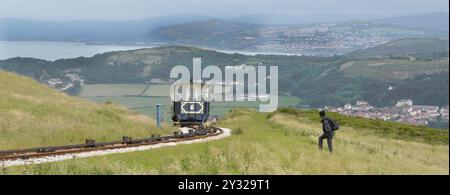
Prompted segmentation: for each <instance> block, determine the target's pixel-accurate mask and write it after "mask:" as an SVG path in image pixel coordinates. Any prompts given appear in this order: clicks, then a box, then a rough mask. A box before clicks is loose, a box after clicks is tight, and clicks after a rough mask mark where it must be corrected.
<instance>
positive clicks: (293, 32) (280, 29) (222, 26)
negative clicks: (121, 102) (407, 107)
mask: <svg viewBox="0 0 450 195" xmlns="http://www.w3.org/2000/svg"><path fill="white" fill-rule="evenodd" d="M274 18H276V16H275V17H274ZM444 36H448V33H443V32H440V31H439V32H435V31H429V30H423V29H410V28H407V27H399V26H394V25H392V24H381V23H375V22H372V21H345V22H338V23H330V24H321V23H317V24H308V25H264V24H254V23H246V22H237V21H230V20H219V19H215V20H208V21H198V22H189V23H183V24H175V25H170V26H166V27H162V28H158V29H155V30H152V31H151V32H150V33H149V34H148V37H149V39H150V40H154V41H162V42H165V43H168V44H175V45H190V46H202V47H209V48H214V49H221V50H241V51H254V52H262V53H291V54H301V55H333V54H344V53H347V52H350V51H354V50H358V49H364V48H369V47H373V46H376V45H379V44H382V43H386V42H389V41H392V40H397V39H402V38H407V37H418V38H424V37H428V38H429V37H444Z"/></svg>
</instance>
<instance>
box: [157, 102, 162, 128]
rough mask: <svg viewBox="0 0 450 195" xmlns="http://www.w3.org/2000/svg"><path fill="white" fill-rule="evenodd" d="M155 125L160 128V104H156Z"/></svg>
mask: <svg viewBox="0 0 450 195" xmlns="http://www.w3.org/2000/svg"><path fill="white" fill-rule="evenodd" d="M156 125H157V127H158V128H161V104H156Z"/></svg>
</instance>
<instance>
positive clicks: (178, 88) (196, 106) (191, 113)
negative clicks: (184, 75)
mask: <svg viewBox="0 0 450 195" xmlns="http://www.w3.org/2000/svg"><path fill="white" fill-rule="evenodd" d="M210 91H211V86H210V85H208V84H205V83H203V82H199V83H196V82H193V81H192V80H191V81H190V82H186V83H177V84H174V85H172V86H171V88H170V96H171V101H172V102H171V113H172V114H171V115H172V121H173V123H174V124H175V125H179V126H182V127H186V126H203V125H204V124H205V123H206V122H207V120H208V117H209V112H210V100H209V97H210Z"/></svg>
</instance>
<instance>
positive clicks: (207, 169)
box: [0, 109, 449, 175]
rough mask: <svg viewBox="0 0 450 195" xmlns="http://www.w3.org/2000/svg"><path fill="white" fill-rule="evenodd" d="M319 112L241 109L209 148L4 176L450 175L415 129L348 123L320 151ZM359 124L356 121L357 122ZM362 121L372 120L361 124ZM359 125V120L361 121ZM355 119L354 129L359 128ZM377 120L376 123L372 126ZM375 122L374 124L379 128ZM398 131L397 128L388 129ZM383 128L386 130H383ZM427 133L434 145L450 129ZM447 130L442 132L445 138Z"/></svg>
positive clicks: (444, 151)
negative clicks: (411, 134)
mask: <svg viewBox="0 0 450 195" xmlns="http://www.w3.org/2000/svg"><path fill="white" fill-rule="evenodd" d="M316 115H317V113H316V112H299V111H295V112H291V111H289V110H288V111H287V112H285V111H282V112H276V113H272V114H264V113H258V112H255V111H252V110H247V109H237V110H234V111H232V112H230V113H227V114H226V116H225V117H224V118H223V119H222V120H221V121H220V122H219V123H218V124H217V126H220V127H229V128H231V129H233V132H232V136H231V137H228V138H225V139H222V140H216V141H212V142H207V143H197V144H190V145H178V146H176V147H167V148H160V149H154V150H148V151H140V152H132V153H124V154H112V155H107V156H99V157H91V158H85V159H73V160H67V161H62V162H54V163H46V164H40V165H28V166H17V167H9V168H3V169H0V171H1V172H0V173H3V174H442V175H448V174H449V167H448V163H449V147H448V144H444V143H440V142H439V141H438V142H434V141H433V140H428V141H431V142H432V143H428V141H425V139H420V138H421V136H422V135H415V138H417V141H412V140H410V138H408V136H407V135H405V136H406V137H402V136H399V137H397V138H391V137H386V136H385V135H383V134H380V133H379V131H382V130H383V129H386V128H387V129H389V128H392V129H393V131H397V133H399V134H400V135H403V133H402V131H408V130H407V129H408V128H409V127H410V126H407V125H400V126H401V127H403V128H400V129H397V128H398V124H394V123H386V124H383V125H381V126H380V127H377V126H371V125H369V126H367V127H356V126H350V125H348V124H350V123H352V121H351V119H352V118H346V119H345V120H346V122H345V123H344V124H343V125H341V129H340V130H339V131H338V132H337V133H336V136H335V152H334V153H333V154H331V155H330V154H329V153H328V152H327V151H326V150H325V151H319V150H318V149H317V136H319V135H320V133H321V127H320V123H319V122H318V121H316V119H315V118H316V117H317V116H316ZM358 120H359V119H358ZM360 120H362V122H364V121H365V122H369V121H368V120H366V119H360ZM359 122H361V121H359ZM359 122H358V121H356V123H359ZM375 122H376V121H375ZM375 122H373V123H374V124H375ZM391 125H393V126H391ZM379 128H382V129H379ZM421 128H423V129H422V130H423V131H425V132H427V134H430V135H433V137H436V138H437V139H442V138H448V131H440V130H436V129H428V128H425V127H421ZM441 132H444V133H441Z"/></svg>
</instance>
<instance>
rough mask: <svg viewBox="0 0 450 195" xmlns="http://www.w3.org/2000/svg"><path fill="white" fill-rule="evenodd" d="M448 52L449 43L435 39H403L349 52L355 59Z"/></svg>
mask: <svg viewBox="0 0 450 195" xmlns="http://www.w3.org/2000/svg"><path fill="white" fill-rule="evenodd" d="M448 51H449V41H448V40H441V39H436V38H405V39H400V40H396V41H391V42H388V43H386V44H382V45H379V46H376V47H372V48H368V49H363V50H358V51H354V52H350V53H349V55H351V56H355V57H376V56H389V55H407V54H432V53H440V52H448Z"/></svg>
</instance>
